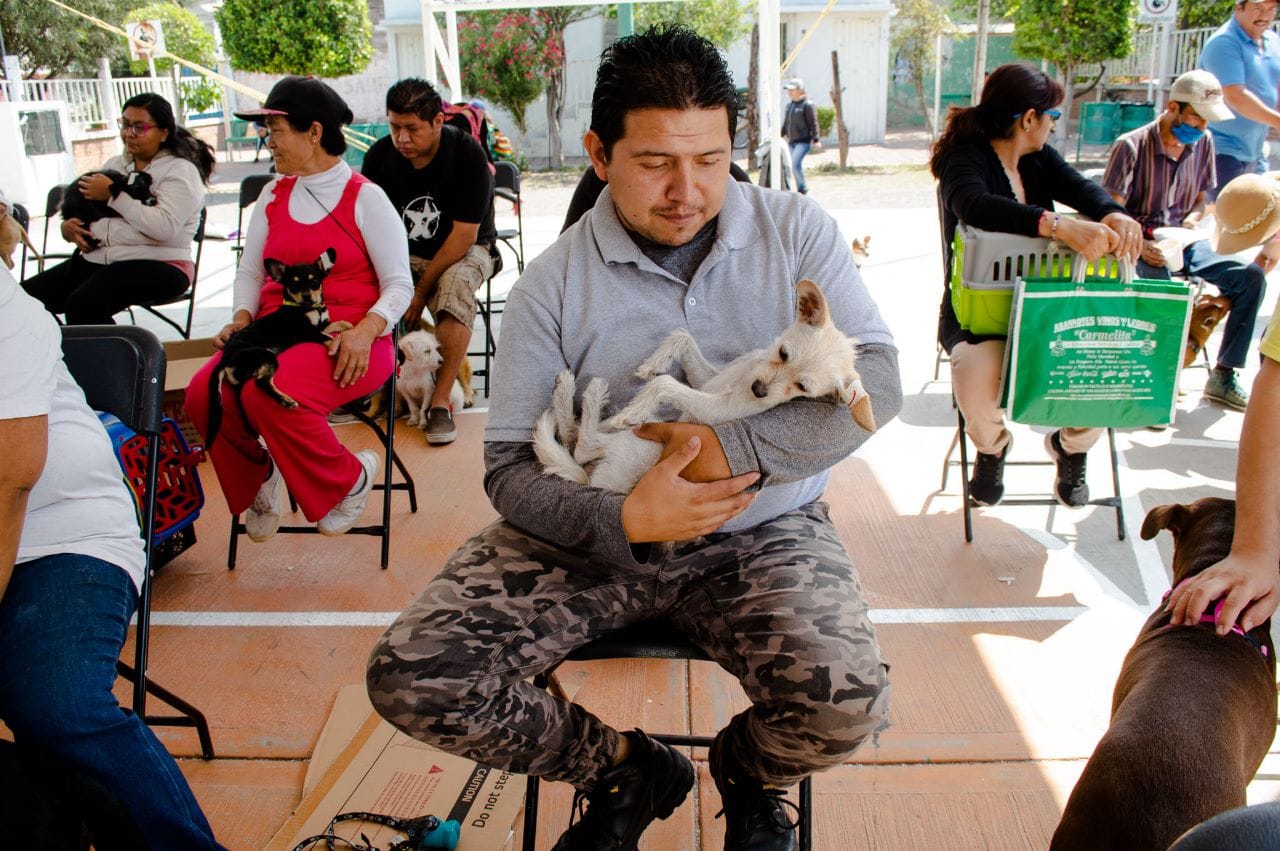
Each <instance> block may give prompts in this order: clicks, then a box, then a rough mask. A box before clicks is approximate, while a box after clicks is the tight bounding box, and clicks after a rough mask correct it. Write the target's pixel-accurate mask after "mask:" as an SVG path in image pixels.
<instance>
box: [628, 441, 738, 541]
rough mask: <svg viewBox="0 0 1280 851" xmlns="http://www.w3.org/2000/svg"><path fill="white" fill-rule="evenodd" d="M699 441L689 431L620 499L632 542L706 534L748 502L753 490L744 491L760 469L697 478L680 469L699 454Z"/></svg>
mask: <svg viewBox="0 0 1280 851" xmlns="http://www.w3.org/2000/svg"><path fill="white" fill-rule="evenodd" d="M701 445H702V444H701V441H700V440H699V439H698V438H697V437H691V438H689V440H687V441H686V442H685V443H684V444H683V445H682V446H680V447H679V449H678V450H677V451H676V452H673V453H672V454H671V455H670V456H668V457H666V458H663V459H662V460H661V461H659V462H658V463H657V464H655V465H654V466H653V469H651V470H650V471H649V472H647V473H645V474H644V476H643V477H642V478H641V479H640V481H639V482H638V483H636V486H635V489H634V490H633V491H631V493H630V494H628V495H627V498H626V499H625V500H624V501H623V503H622V529H623V531H624V532H625V533H626V535H627V540H628V541H630V542H631V543H633V544H642V543H647V542H650V541H687V540H689V539H690V538H696V537H698V536H699V535H708V534H710V533H711V532H714V531H715V530H716V529H718V528H720V527H721V526H722V525H724V523H725V522H726V521H728V520H729V519H730V518H731V517H733V516H735V515H737V514H739V513H740V512H741V511H742V510H743V509H744V508H746V507H747V506H748V505H750V504H751V500H752V499H753V498H754V496H755V495H754V494H749V493H743V491H744V490H745V489H746V488H748V487H750V486H751V485H753V484H755V482H756V481H757V480H759V478H760V474H759V473H755V472H752V473H745V474H743V475H741V476H735V477H734V478H732V479H722V480H721V481H717V482H708V483H705V484H699V483H694V482H687V481H685V480H684V479H683V478H681V476H680V472H681V471H682V470H683V469H684V468H685V467H687V466H688V465H689V464H690V463H691V462H692V461H693V459H694V458H696V457H697V456H698V451H699V449H700V448H701Z"/></svg>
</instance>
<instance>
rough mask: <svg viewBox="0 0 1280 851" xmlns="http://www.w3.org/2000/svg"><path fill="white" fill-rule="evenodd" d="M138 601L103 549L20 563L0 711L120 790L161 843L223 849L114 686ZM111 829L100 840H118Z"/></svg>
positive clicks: (31, 741) (44, 745)
mask: <svg viewBox="0 0 1280 851" xmlns="http://www.w3.org/2000/svg"><path fill="white" fill-rule="evenodd" d="M136 605H137V592H136V591H135V590H134V587H133V581H132V580H131V579H130V578H129V576H128V574H127V573H125V572H124V571H123V570H122V569H120V568H119V567H116V566H115V565H113V564H110V563H108V562H105V561H102V560H101V559H96V558H92V557H90V556H82V555H72V554H65V555H56V556H48V557H46V558H42V559H37V560H35V561H30V562H25V563H23V564H19V565H17V566H15V567H14V569H13V577H12V578H11V579H10V581H9V587H8V590H7V591H6V592H5V594H4V598H3V600H0V719H2V720H3V721H4V722H5V724H7V725H8V726H9V729H10V730H12V731H13V735H14V739H15V740H16V741H17V742H19V743H20V744H21V745H22V746H23V747H25V748H30V749H34V750H37V751H39V752H41V753H43V754H45V755H47V756H48V757H51V758H53V759H54V760H56V761H58V762H60V763H63V764H65V765H66V766H68V768H70V769H73V770H75V771H77V772H79V773H80V774H82V775H84V776H85V777H87V778H89V779H90V780H92V781H94V782H95V783H97V784H98V785H99V786H101V787H102V788H103V789H105V790H106V791H107V792H108V793H109V794H111V795H112V796H113V797H114V798H115V799H116V800H117V801H119V803H120V804H121V806H123V807H124V809H125V810H126V811H127V812H128V813H129V815H130V817H131V818H132V819H133V821H134V823H135V824H136V825H137V826H138V829H139V830H140V831H141V832H142V834H143V836H145V837H146V840H147V843H148V845H149V846H150V847H151V848H153V849H156V851H168V849H174V851H192V850H193V849H218V848H220V847H221V846H219V845H218V844H217V842H215V841H214V838H213V830H212V829H211V828H210V827H209V822H208V821H207V820H206V819H205V817H204V813H202V812H201V811H200V805H199V804H197V803H196V799H195V796H194V795H192V793H191V788H190V787H189V786H188V785H187V781H186V779H185V778H184V777H183V776H182V772H181V771H179V770H178V765H177V763H176V762H174V760H173V757H171V756H170V755H169V752H168V751H167V750H165V749H164V746H163V745H161V744H160V742H159V741H158V740H157V739H156V737H155V735H154V734H152V732H151V730H150V728H149V727H147V725H145V724H143V723H142V721H141V720H139V719H138V717H137V716H135V715H134V714H133V713H131V712H128V711H126V710H124V709H122V708H121V707H120V704H119V703H118V702H117V701H116V698H115V695H114V694H112V692H111V686H112V684H113V683H114V682H115V679H116V667H115V666H116V659H117V658H118V657H119V655H120V649H121V647H123V646H124V640H125V635H126V634H127V633H128V629H129V619H130V617H131V616H132V615H133V610H134V607H135V606H136ZM89 827H90V830H92V829H93V826H92V825H90V826H89ZM112 839H113V837H110V836H103V837H95V843H96V844H97V847H99V848H102V849H109V848H114V847H119V846H116V845H113V844H112Z"/></svg>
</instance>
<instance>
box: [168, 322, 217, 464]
mask: <svg viewBox="0 0 1280 851" xmlns="http://www.w3.org/2000/svg"><path fill="white" fill-rule="evenodd" d="M213 352H214V348H213V338H212V337H203V338H200V339H196V340H171V341H169V342H167V343H165V344H164V356H165V360H166V361H167V362H168V363H167V365H166V367H165V375H164V415H165V416H166V417H172V418H173V419H174V420H175V421H177V423H178V426H179V427H180V428H181V430H182V436H183V437H184V438H186V440H187V443H188V444H190V445H191V446H199V445H201V444H203V443H204V440H203V439H202V438H201V437H200V433H199V432H198V431H196V429H195V426H193V425H192V424H191V419H190V418H189V417H188V416H187V410H186V408H185V407H184V406H183V397H184V395H185V393H186V389H187V385H188V384H190V383H191V379H192V378H194V377H195V374H196V372H197V371H198V370H199V369H200V367H202V366H204V363H205V361H207V360H208V359H209V357H210V356H211V355H212V354H213Z"/></svg>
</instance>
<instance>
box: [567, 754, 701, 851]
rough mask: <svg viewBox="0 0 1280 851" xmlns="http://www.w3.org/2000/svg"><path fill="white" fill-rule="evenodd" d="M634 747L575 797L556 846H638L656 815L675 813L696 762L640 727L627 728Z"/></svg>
mask: <svg viewBox="0 0 1280 851" xmlns="http://www.w3.org/2000/svg"><path fill="white" fill-rule="evenodd" d="M622 735H624V736H626V737H627V739H628V740H629V741H630V742H631V752H630V753H628V754H627V758H626V759H625V760H623V761H622V762H621V763H619V764H618V765H615V766H613V767H612V768H610V769H608V770H606V771H605V772H604V773H603V774H601V775H600V778H599V779H598V780H597V781H596V785H595V787H594V788H593V789H592V790H591V791H590V792H578V793H577V794H576V795H574V796H573V809H574V817H573V819H571V820H570V824H569V829H568V830H566V831H565V832H564V835H563V836H561V837H560V841H559V842H557V843H556V844H555V846H554V847H553V848H552V851H635V849H636V843H637V842H638V841H639V840H640V834H642V833H644V831H645V828H647V827H648V826H649V825H650V824H651V823H652V822H653V820H654V819H665V818H667V817H668V816H670V815H671V814H672V813H673V812H675V809H676V807H678V806H680V804H681V803H682V802H683V801H684V799H685V796H686V795H688V794H689V790H690V789H692V788H693V763H691V762H689V758H688V757H686V756H685V755H684V754H682V753H680V752H679V751H678V750H676V749H675V748H671V747H667V746H666V745H664V744H661V743H660V742H656V741H654V740H653V739H651V738H649V737H648V736H646V735H645V734H644V733H643V732H641V731H640V730H635V731H633V732H630V733H623V734H622Z"/></svg>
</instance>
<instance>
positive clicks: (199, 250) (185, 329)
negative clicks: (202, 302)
mask: <svg viewBox="0 0 1280 851" xmlns="http://www.w3.org/2000/svg"><path fill="white" fill-rule="evenodd" d="M208 217H209V210H208V208H202V209H201V210H200V222H199V224H197V225H196V232H195V233H194V234H193V235H192V237H191V241H192V242H194V243H195V244H196V258H195V259H196V262H195V268H194V269H193V270H192V272H191V286H190V287H188V288H187V291H186V292H184V293H182V294H180V295H176V296H174V297H173V298H165V299H157V300H156V301H148V302H146V303H141V302H139V303H138V304H137V305H136V306H137V307H141V308H142V309H143V310H145V311H146V312H147V313H150V314H151V315H152V316H154V317H156V318H157V319H160V320H163V321H164V322H167V323H168V324H169V325H170V326H171V327H172V328H173V330H175V331H177V332H178V333H179V334H181V335H182V339H184V340H190V339H191V319H192V317H193V316H194V315H195V311H196V284H198V283H200V258H201V257H202V256H204V226H205V220H206V219H207V218H208ZM184 301H185V302H186V303H187V320H186V322H184V323H183V324H181V325H179V324H178V323H177V322H175V321H174V320H173V319H171V318H169V317H168V316H165V315H164V314H163V313H161V312H160V311H158V310H156V309H155V308H157V307H162V306H164V305H166V304H181V303H182V302H184ZM129 318H130V320H131V321H132V320H133V308H132V307H131V308H129Z"/></svg>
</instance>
